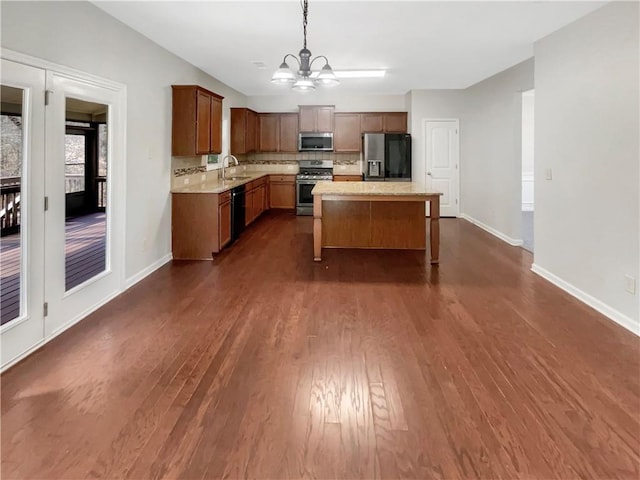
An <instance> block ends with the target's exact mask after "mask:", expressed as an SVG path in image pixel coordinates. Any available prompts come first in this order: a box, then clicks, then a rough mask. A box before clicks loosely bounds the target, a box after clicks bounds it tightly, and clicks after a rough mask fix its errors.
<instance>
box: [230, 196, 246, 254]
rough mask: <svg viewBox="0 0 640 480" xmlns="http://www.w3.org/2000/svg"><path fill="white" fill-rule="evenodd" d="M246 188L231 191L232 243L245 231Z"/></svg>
mask: <svg viewBox="0 0 640 480" xmlns="http://www.w3.org/2000/svg"><path fill="white" fill-rule="evenodd" d="M244 210H245V186H244V185H239V186H237V187H235V188H232V189H231V242H232V243H233V242H235V241H236V240H237V238H238V237H239V236H240V234H241V233H242V231H243V230H244Z"/></svg>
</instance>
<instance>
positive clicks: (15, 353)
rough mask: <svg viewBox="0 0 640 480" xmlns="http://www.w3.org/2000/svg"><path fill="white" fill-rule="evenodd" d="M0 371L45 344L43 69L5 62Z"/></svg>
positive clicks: (0, 242) (0, 256) (3, 88)
mask: <svg viewBox="0 0 640 480" xmlns="http://www.w3.org/2000/svg"><path fill="white" fill-rule="evenodd" d="M1 72H2V73H1V77H0V79H1V83H2V87H1V94H2V126H1V135H2V184H3V185H2V206H1V207H0V210H1V211H2V212H1V213H2V227H3V230H4V231H3V236H2V238H0V245H1V254H0V273H1V276H2V285H1V286H0V295H1V296H2V302H1V304H0V311H1V316H2V326H1V327H0V338H1V345H2V348H1V349H0V351H1V366H2V367H4V366H6V365H9V364H11V363H12V362H13V361H15V360H16V359H18V358H19V357H20V356H21V355H22V354H23V353H24V352H26V351H29V350H30V349H32V348H34V347H36V346H38V345H39V344H40V343H41V342H42V341H43V339H44V321H43V303H44V292H43V289H44V277H43V275H44V268H43V263H44V262H43V254H44V205H43V203H44V131H45V130H44V126H45V123H44V122H45V106H44V91H45V70H43V69H40V68H34V67H30V66H27V65H23V64H20V63H17V62H12V61H9V60H5V59H2V70H1Z"/></svg>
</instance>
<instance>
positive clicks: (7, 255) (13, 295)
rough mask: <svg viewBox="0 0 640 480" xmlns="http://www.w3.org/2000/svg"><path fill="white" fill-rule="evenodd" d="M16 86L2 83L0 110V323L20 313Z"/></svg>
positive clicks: (19, 168) (19, 113)
mask: <svg viewBox="0 0 640 480" xmlns="http://www.w3.org/2000/svg"><path fill="white" fill-rule="evenodd" d="M22 94H23V92H22V90H21V89H19V88H13V87H7V86H4V85H2V87H1V91H0V95H1V97H2V109H1V112H0V144H1V154H0V155H1V157H0V323H1V324H2V325H4V324H5V323H8V322H10V321H11V320H14V319H15V318H18V317H19V316H20V314H21V306H20V304H21V302H20V294H21V290H22V285H21V283H22V276H23V263H22V252H23V248H24V247H23V245H22V240H23V237H22V235H21V232H20V227H21V213H20V204H21V196H20V194H21V186H22V170H23V159H22V153H23V145H22V143H23V134H22V97H23V95H22Z"/></svg>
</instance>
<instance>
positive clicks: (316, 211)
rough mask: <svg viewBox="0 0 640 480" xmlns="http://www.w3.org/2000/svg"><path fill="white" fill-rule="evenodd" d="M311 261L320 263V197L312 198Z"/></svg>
mask: <svg viewBox="0 0 640 480" xmlns="http://www.w3.org/2000/svg"><path fill="white" fill-rule="evenodd" d="M313 260H314V261H315V262H320V261H322V195H314V196H313Z"/></svg>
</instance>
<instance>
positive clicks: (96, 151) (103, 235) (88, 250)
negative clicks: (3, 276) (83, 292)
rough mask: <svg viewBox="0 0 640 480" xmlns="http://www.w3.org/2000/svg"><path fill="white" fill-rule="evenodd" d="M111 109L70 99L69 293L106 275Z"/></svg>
mask: <svg viewBox="0 0 640 480" xmlns="http://www.w3.org/2000/svg"><path fill="white" fill-rule="evenodd" d="M107 108H108V107H107V105H103V104H100V103H93V102H87V101H84V100H78V99H75V98H67V99H66V109H65V120H66V122H65V129H66V131H65V159H64V161H65V166H64V167H65V170H64V176H65V290H66V291H68V290H71V289H73V288H75V287H77V286H78V285H81V284H82V283H84V282H86V281H87V280H89V279H91V278H93V277H95V276H96V275H98V274H99V273H102V272H104V271H105V269H106V260H107V255H106V247H107V242H106V239H107V221H106V208H107V195H106V192H107V159H108V152H107V145H108V141H107V140H108V138H107V123H106V121H107Z"/></svg>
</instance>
